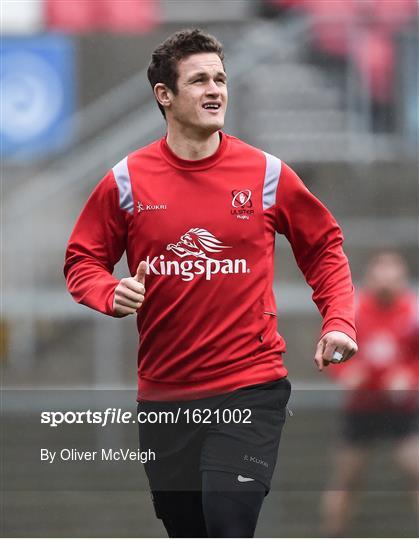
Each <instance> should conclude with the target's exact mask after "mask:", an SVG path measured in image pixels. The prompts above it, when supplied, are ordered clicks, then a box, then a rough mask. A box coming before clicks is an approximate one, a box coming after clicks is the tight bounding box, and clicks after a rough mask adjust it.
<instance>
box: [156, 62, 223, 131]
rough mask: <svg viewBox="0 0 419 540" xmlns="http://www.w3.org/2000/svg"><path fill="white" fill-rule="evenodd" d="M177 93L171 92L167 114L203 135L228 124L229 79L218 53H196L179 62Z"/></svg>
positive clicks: (169, 117) (169, 119) (169, 118)
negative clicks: (225, 118) (226, 121)
mask: <svg viewBox="0 0 419 540" xmlns="http://www.w3.org/2000/svg"><path fill="white" fill-rule="evenodd" d="M177 69H178V75H179V77H178V81H177V94H173V93H172V92H171V93H170V97H171V104H170V107H169V109H168V110H166V115H167V119H168V122H169V123H170V121H171V120H174V121H175V122H177V123H178V124H181V125H183V126H184V127H189V128H192V129H194V130H197V131H199V132H202V133H203V134H211V133H214V132H215V131H218V130H219V129H221V128H222V127H223V126H224V116H225V112H226V108H227V99H228V95H227V78H226V74H225V71H224V68H223V64H222V62H221V60H220V58H219V56H218V55H217V54H215V53H199V54H193V55H191V56H189V57H188V58H185V59H183V60H180V61H179V63H178V68H177Z"/></svg>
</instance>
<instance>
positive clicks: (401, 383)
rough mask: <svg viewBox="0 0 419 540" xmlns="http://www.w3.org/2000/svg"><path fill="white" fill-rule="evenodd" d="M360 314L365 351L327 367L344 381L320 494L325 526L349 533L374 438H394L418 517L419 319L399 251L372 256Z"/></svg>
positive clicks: (334, 531) (361, 342)
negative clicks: (336, 442) (339, 426)
mask: <svg viewBox="0 0 419 540" xmlns="http://www.w3.org/2000/svg"><path fill="white" fill-rule="evenodd" d="M356 313H357V315H356V324H357V336H358V344H359V347H360V353H359V354H358V356H357V359H356V360H355V361H354V362H350V363H349V364H345V365H339V366H332V367H331V368H330V370H329V371H328V373H329V374H330V375H331V376H333V377H334V378H336V379H337V380H338V381H340V382H341V383H342V384H343V386H344V387H345V388H346V392H345V397H346V400H345V407H344V412H343V418H342V420H343V441H342V443H341V447H340V448H339V449H338V451H337V452H336V453H335V463H334V472H333V475H332V481H331V486H330V488H329V490H328V491H326V492H325V494H324V498H323V513H324V516H323V519H324V529H325V531H324V533H325V535H326V536H333V537H334V536H344V535H345V533H347V527H348V523H349V520H350V515H351V510H352V503H353V498H354V496H355V490H356V489H357V487H358V486H359V483H360V480H361V478H362V472H363V470H364V469H365V466H366V465H367V463H368V459H369V458H370V455H371V451H372V447H373V445H374V443H380V442H381V441H383V440H385V439H389V438H390V439H392V440H394V444H395V446H394V453H395V459H396V461H397V463H398V464H399V466H400V467H401V469H402V470H403V471H405V472H406V473H407V474H408V475H409V477H410V478H411V479H412V481H413V482H414V490H415V491H414V494H415V506H416V511H417V512H418V517H419V492H418V491H417V490H418V486H419V408H418V405H419V398H418V389H419V321H418V313H417V299H416V297H415V295H414V293H413V292H412V291H411V290H410V289H409V284H408V268H407V264H406V261H405V260H404V259H403V258H402V257H401V255H399V254H398V253H397V252H395V251H383V252H380V253H378V254H376V255H375V256H374V257H372V259H371V260H370V261H369V263H368V266H367V269H366V273H365V284H364V288H363V289H362V290H361V291H360V293H359V296H358V298H357V309H356Z"/></svg>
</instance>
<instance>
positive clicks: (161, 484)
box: [138, 378, 291, 491]
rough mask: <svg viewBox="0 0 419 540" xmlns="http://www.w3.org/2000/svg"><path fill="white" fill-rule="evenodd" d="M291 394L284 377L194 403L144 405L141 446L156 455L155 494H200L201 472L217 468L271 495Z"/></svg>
mask: <svg viewBox="0 0 419 540" xmlns="http://www.w3.org/2000/svg"><path fill="white" fill-rule="evenodd" d="M290 393H291V384H290V382H289V381H288V379H287V378H282V379H278V380H276V381H272V382H268V383H263V384H257V385H253V386H246V387H243V388H240V389H238V390H235V391H234V392H229V393H227V394H220V395H218V396H211V397H207V398H202V399H196V400H190V401H176V402H173V401H170V402H168V401H166V402H162V401H160V402H155V401H140V402H139V403H138V413H139V414H140V413H142V414H141V416H142V419H141V421H139V432H140V448H141V450H142V451H143V450H149V449H150V450H151V451H154V452H155V456H156V459H155V460H154V461H153V460H150V461H148V462H147V463H146V464H145V470H146V473H147V476H148V479H149V482H150V487H151V490H152V491H173V490H182V491H184V490H192V491H196V490H198V491H199V490H201V485H202V484H201V472H202V471H203V470H217V471H225V472H232V473H234V474H237V476H238V481H241V482H247V481H250V480H248V479H249V478H252V479H254V480H258V481H260V482H262V483H263V484H264V485H265V486H266V488H267V491H269V489H270V483H271V479H272V475H273V472H274V468H275V465H276V460H277V454H278V446H279V441H280V438H281V431H282V427H283V425H284V422H285V415H286V405H287V403H288V399H289V396H290ZM162 412H163V413H164V414H160V413H162ZM149 413H152V414H149ZM166 413H170V414H171V415H172V416H170V415H169V414H166ZM159 415H160V416H159ZM165 415H166V416H165ZM146 418H148V419H150V420H151V422H149V421H146ZM157 418H160V421H159V422H157V421H156V419H157ZM165 418H166V419H168V420H169V421H167V422H166V421H165Z"/></svg>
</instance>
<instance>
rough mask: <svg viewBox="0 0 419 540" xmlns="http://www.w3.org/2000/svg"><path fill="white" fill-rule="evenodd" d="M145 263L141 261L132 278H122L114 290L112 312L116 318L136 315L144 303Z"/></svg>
mask: <svg viewBox="0 0 419 540" xmlns="http://www.w3.org/2000/svg"><path fill="white" fill-rule="evenodd" d="M146 270H147V263H146V262H145V261H141V262H140V264H139V265H138V268H137V273H136V274H135V276H134V277H128V278H123V279H121V281H120V282H119V283H118V285H117V287H116V289H115V295H114V298H113V310H114V314H115V316H116V317H126V316H127V315H132V314H133V313H136V311H137V309H139V308H140V307H141V305H142V303H143V302H144V295H145V273H146Z"/></svg>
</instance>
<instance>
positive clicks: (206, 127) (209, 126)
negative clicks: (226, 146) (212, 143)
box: [201, 119, 224, 135]
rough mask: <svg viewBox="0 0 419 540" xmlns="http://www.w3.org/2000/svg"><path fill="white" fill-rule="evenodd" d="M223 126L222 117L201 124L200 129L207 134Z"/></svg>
mask: <svg viewBox="0 0 419 540" xmlns="http://www.w3.org/2000/svg"><path fill="white" fill-rule="evenodd" d="M223 127H224V119H222V120H214V121H213V122H206V123H205V124H201V129H202V131H203V132H205V133H206V134H207V135H212V134H213V133H215V132H217V131H220V129H223Z"/></svg>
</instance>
